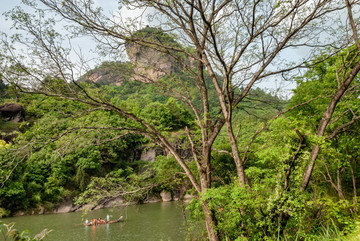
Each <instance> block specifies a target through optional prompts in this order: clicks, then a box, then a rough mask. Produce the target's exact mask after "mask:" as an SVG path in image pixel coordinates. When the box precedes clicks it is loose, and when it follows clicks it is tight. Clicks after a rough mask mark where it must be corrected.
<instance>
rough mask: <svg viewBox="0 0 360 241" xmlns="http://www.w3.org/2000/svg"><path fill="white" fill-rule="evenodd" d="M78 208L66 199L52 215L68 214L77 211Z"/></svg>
mask: <svg viewBox="0 0 360 241" xmlns="http://www.w3.org/2000/svg"><path fill="white" fill-rule="evenodd" d="M77 209H78V207H77V206H75V205H74V203H73V202H72V201H71V199H66V200H64V201H63V202H62V203H60V205H59V206H58V207H57V208H56V209H55V210H54V212H53V213H69V212H73V211H75V210H77Z"/></svg>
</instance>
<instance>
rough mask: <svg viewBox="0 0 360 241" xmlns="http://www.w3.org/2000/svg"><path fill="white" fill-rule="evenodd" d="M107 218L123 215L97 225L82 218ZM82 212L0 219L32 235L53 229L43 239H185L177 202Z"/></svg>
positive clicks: (137, 240) (55, 240)
mask: <svg viewBox="0 0 360 241" xmlns="http://www.w3.org/2000/svg"><path fill="white" fill-rule="evenodd" d="M107 214H109V215H110V219H111V220H113V219H117V218H118V217H119V216H124V221H122V222H120V223H113V224H104V225H98V226H89V227H88V226H83V225H82V222H83V220H84V219H86V218H88V219H91V218H93V217H95V218H98V217H101V218H103V219H105V217H106V215H107ZM83 215H84V214H82V213H81V212H75V213H64V214H44V215H32V216H21V217H12V218H3V219H0V220H1V221H2V222H4V223H10V222H15V228H16V229H18V230H20V231H22V230H30V234H31V236H34V235H35V234H37V233H39V232H41V230H43V229H44V228H48V229H52V230H53V231H52V232H51V233H50V234H49V235H48V236H47V237H46V238H45V239H44V240H45V241H73V240H74V241H82V240H86V241H87V240H93V241H94V240H96V241H107V240H109V241H110V240H112V241H113V240H116V241H118V240H126V241H132V240H134V241H135V240H136V241H152V240H154V241H160V240H163V241H168V240H171V241H180V240H181V241H183V240H185V231H184V230H185V228H184V226H183V223H184V219H183V216H182V211H181V204H180V203H179V202H160V203H152V204H141V205H133V206H128V207H119V208H108V209H100V210H96V211H91V212H89V213H88V214H86V215H85V216H83ZM0 239H1V237H0Z"/></svg>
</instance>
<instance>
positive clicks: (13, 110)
mask: <svg viewBox="0 0 360 241" xmlns="http://www.w3.org/2000/svg"><path fill="white" fill-rule="evenodd" d="M0 113H1V116H2V118H3V120H4V121H13V122H21V121H24V120H25V110H24V108H23V107H22V106H21V105H19V104H16V103H7V104H4V105H1V106H0Z"/></svg>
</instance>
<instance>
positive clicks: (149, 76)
mask: <svg viewBox="0 0 360 241" xmlns="http://www.w3.org/2000/svg"><path fill="white" fill-rule="evenodd" d="M126 53H127V55H128V57H129V59H130V61H131V63H133V65H134V72H135V74H134V77H133V79H136V80H139V81H142V82H154V81H157V80H159V79H160V78H161V77H163V76H165V75H166V74H169V73H171V72H173V71H175V69H176V65H177V64H176V61H175V59H173V58H172V57H170V56H169V55H167V54H164V53H161V52H159V51H156V50H155V49H151V48H148V47H145V46H140V45H137V44H127V45H126Z"/></svg>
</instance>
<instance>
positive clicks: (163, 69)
mask: <svg viewBox="0 0 360 241" xmlns="http://www.w3.org/2000/svg"><path fill="white" fill-rule="evenodd" d="M132 39H133V41H131V42H130V41H129V42H127V43H126V45H125V46H126V53H127V56H128V58H129V60H130V62H120V61H116V62H110V61H109V62H103V63H102V64H101V65H100V66H98V67H96V68H94V69H93V70H90V71H88V72H87V73H86V74H85V75H83V76H82V77H81V78H80V79H79V81H90V82H93V83H97V84H101V85H117V86H118V85H121V83H122V82H124V81H125V80H132V79H136V80H139V81H142V82H153V81H157V80H159V79H160V78H162V77H163V76H165V75H166V74H170V73H173V72H178V71H181V70H182V66H181V65H180V64H179V61H177V58H181V56H180V55H179V54H178V53H176V52H173V54H170V55H169V54H168V53H163V52H160V51H159V50H157V47H156V44H154V45H151V44H150V43H151V42H153V43H160V44H162V45H166V46H172V47H177V48H182V47H181V45H180V44H179V43H177V42H176V41H175V40H174V38H173V37H171V36H170V35H168V34H166V33H164V32H163V31H162V30H161V29H158V28H151V27H146V28H143V29H141V30H139V31H137V32H135V33H134V34H133V35H132ZM144 42H145V43H144ZM148 43H149V44H148ZM182 58H183V57H182Z"/></svg>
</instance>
